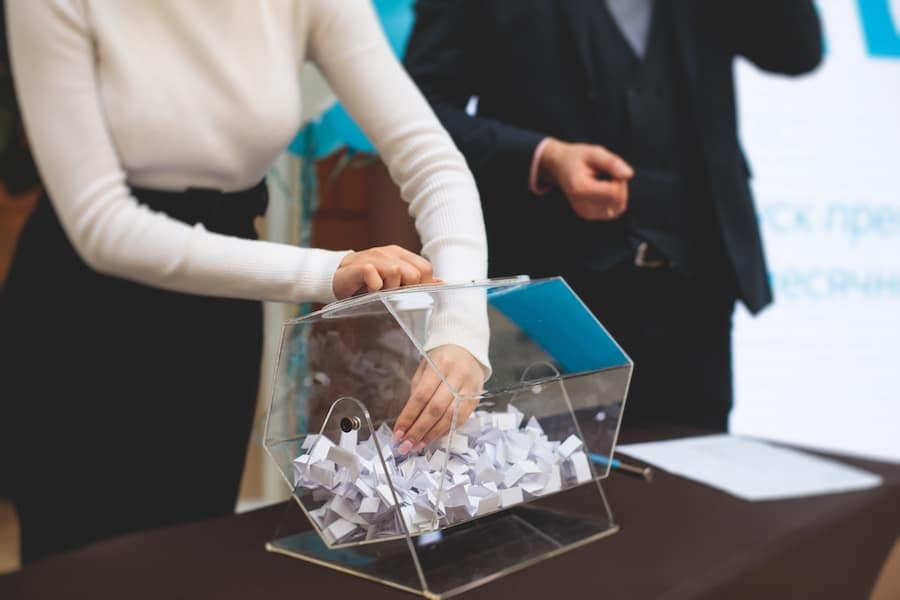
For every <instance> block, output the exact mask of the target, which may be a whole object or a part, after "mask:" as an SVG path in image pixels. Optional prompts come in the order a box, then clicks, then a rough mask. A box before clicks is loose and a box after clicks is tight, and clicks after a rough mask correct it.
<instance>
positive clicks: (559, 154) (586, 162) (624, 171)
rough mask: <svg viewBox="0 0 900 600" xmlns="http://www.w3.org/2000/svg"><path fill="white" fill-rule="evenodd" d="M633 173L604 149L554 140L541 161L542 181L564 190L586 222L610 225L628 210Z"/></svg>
mask: <svg viewBox="0 0 900 600" xmlns="http://www.w3.org/2000/svg"><path fill="white" fill-rule="evenodd" d="M633 175H634V170H633V169H632V168H631V167H630V166H628V163H626V162H625V161H624V160H622V159H621V158H619V157H618V156H616V155H615V154H613V153H612V152H610V151H609V150H607V149H606V148H604V147H603V146H592V145H588V144H567V143H565V142H561V141H559V140H555V139H551V140H550V141H549V142H548V143H547V145H546V147H544V150H543V152H542V153H541V157H540V171H539V179H540V180H541V181H542V182H547V183H555V184H556V185H558V186H559V187H560V189H562V191H563V193H564V194H565V195H566V198H567V199H568V200H569V204H570V205H571V206H572V210H574V211H575V214H577V215H578V216H579V217H581V218H582V219H584V220H586V221H611V220H613V219H617V218H619V217H620V216H621V215H622V213H623V212H625V210H626V209H627V208H628V180H629V179H631V177H632V176H633Z"/></svg>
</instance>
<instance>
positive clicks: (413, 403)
mask: <svg viewBox="0 0 900 600" xmlns="http://www.w3.org/2000/svg"><path fill="white" fill-rule="evenodd" d="M428 355H429V356H430V357H431V360H432V361H434V364H435V365H437V368H438V369H440V371H441V373H443V374H444V377H445V378H446V380H447V383H448V384H450V385H451V386H453V388H454V389H455V390H456V391H457V392H458V393H459V395H460V396H462V398H463V399H462V400H461V401H460V403H459V410H458V411H457V416H456V426H457V427H459V426H460V425H462V424H463V423H465V422H466V419H468V418H469V415H471V414H472V411H474V410H475V407H476V406H477V405H478V400H477V399H476V398H474V397H475V396H477V395H478V394H480V393H481V392H482V389H483V386H484V371H483V370H482V368H481V364H480V363H479V362H478V361H477V360H475V358H474V357H473V356H472V355H471V354H469V352H468V351H466V350H465V349H463V348H461V347H460V346H455V345H453V344H447V345H445V346H438V347H437V348H435V349H434V350H432V351H431V352H429V353H428ZM455 406H456V402H455V399H454V396H453V394H452V393H451V392H450V389H449V388H448V387H447V386H446V385H444V383H443V382H442V381H441V379H440V377H438V374H437V373H436V372H435V370H434V369H432V368H431V365H429V364H428V362H427V361H425V360H424V359H423V360H422V362H421V363H419V368H418V369H417V370H416V373H415V375H413V378H412V384H411V385H410V394H409V400H408V401H407V402H406V406H405V407H404V408H403V411H402V412H401V413H400V416H399V417H397V422H396V424H395V425H394V442H400V441H401V440H402V441H403V443H402V444H400V448H399V451H400V453H401V454H406V453H407V452H409V451H410V450H412V451H413V452H418V451H419V450H421V449H422V448H424V447H425V446H427V445H428V444H430V443H431V442H433V441H434V440H436V439H438V438H440V437H442V436H444V435H446V434H447V433H448V432H449V431H450V423H451V421H452V420H453V411H454V407H455Z"/></svg>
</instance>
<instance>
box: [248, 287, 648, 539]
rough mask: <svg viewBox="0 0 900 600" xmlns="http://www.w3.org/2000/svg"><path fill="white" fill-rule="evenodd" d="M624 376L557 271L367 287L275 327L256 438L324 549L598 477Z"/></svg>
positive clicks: (613, 349) (457, 519) (621, 357)
mask: <svg viewBox="0 0 900 600" xmlns="http://www.w3.org/2000/svg"><path fill="white" fill-rule="evenodd" d="M473 367H474V368H475V369H476V370H475V371H473ZM631 371H632V363H631V360H630V359H629V358H628V357H627V356H626V355H625V353H624V352H623V351H622V349H621V348H620V347H619V346H618V344H617V343H616V342H615V340H613V339H612V337H611V336H610V335H609V334H608V333H607V332H606V330H605V329H604V328H603V326H602V325H601V324H600V323H599V322H598V321H597V319H596V318H595V317H594V316H593V315H592V314H591V313H590V311H588V309H587V308H586V307H585V306H584V304H583V303H582V302H581V300H580V299H579V298H578V297H577V296H576V295H575V294H574V293H573V292H572V290H571V288H570V287H569V286H568V285H567V284H566V282H565V281H564V280H563V279H561V278H551V279H541V280H534V281H531V280H528V279H525V278H517V279H504V280H487V281H483V282H473V283H467V284H447V285H428V286H417V287H410V288H401V289H398V290H391V291H385V292H377V293H373V294H367V295H364V296H359V297H354V298H351V299H348V300H344V301H339V302H335V303H332V304H330V305H328V306H326V307H324V308H323V309H321V310H319V311H317V312H315V313H312V314H309V315H306V316H303V317H300V318H297V319H294V320H291V321H288V322H287V323H286V324H285V325H284V330H283V335H282V340H281V350H280V353H279V359H278V365H277V368H276V374H275V386H274V393H273V397H272V400H271V404H270V407H269V413H268V416H267V421H266V431H265V440H264V445H265V447H266V449H267V451H268V453H269V454H270V455H271V456H272V458H273V459H274V461H275V462H276V464H277V465H278V468H279V470H280V472H281V474H282V475H283V477H284V479H285V481H286V482H287V484H288V486H289V487H290V489H291V490H292V492H293V497H294V498H295V499H296V501H297V503H298V504H299V505H300V507H301V508H302V509H303V511H304V512H305V513H306V515H307V516H308V517H309V519H310V522H311V523H312V524H313V525H314V527H315V529H316V531H317V532H318V533H319V535H320V536H321V537H322V540H323V541H324V542H325V544H326V545H327V546H328V547H331V548H336V547H344V546H356V545H361V544H371V543H376V542H379V541H384V540H389V539H397V538H398V537H404V536H406V537H410V536H417V535H421V534H429V533H434V532H436V531H439V530H442V529H445V528H448V527H453V526H456V525H460V524H462V523H467V522H470V521H473V520H476V519H479V518H481V517H484V516H486V515H489V514H492V513H496V512H497V511H503V510H505V509H508V508H510V507H513V506H516V505H521V504H527V503H529V502H532V501H534V500H536V499H538V498H546V497H548V496H551V495H553V494H557V493H559V492H562V491H565V490H569V489H572V488H574V487H577V486H580V485H583V484H586V483H589V482H592V481H595V480H599V479H601V478H604V477H606V476H607V475H608V473H609V462H610V460H611V457H612V453H613V450H614V447H615V443H616V436H617V434H618V429H619V422H620V418H621V415H622V411H623V408H624V401H625V397H626V394H627V389H628V384H629V380H630V377H631ZM461 373H465V374H467V375H468V377H463V376H461ZM473 373H477V376H474V379H475V380H476V381H475V383H473ZM485 378H486V379H485ZM423 382H425V383H423ZM423 390H424V391H423ZM411 395H412V396H413V398H414V399H413V400H411ZM432 405H437V406H432ZM429 411H431V413H433V415H431V416H429V415H430V413H429ZM409 415H414V416H413V422H415V423H419V419H420V418H421V419H423V420H422V422H424V423H426V425H428V424H431V423H432V422H434V424H433V425H431V429H429V430H428V431H429V433H430V434H431V435H432V436H436V435H438V434H440V437H437V439H435V440H434V441H433V442H431V443H430V444H428V445H427V446H426V447H424V448H422V449H420V450H418V451H415V450H413V451H409V452H405V453H402V452H401V450H404V448H403V447H402V446H401V444H399V443H396V442H394V440H393V437H394V436H393V433H394V432H393V429H394V427H395V425H396V424H397V421H398V418H401V419H402V418H404V417H405V418H407V420H408V419H409Z"/></svg>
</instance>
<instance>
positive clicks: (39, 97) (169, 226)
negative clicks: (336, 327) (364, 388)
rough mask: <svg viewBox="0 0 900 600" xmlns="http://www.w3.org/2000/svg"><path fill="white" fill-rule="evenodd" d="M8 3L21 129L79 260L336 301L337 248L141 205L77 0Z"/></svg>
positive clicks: (144, 278)
mask: <svg viewBox="0 0 900 600" xmlns="http://www.w3.org/2000/svg"><path fill="white" fill-rule="evenodd" d="M6 6H7V17H8V25H9V36H10V40H9V42H10V47H11V48H10V49H11V54H12V66H13V75H14V78H15V83H16V87H17V93H18V95H19V99H20V104H21V108H22V113H23V116H24V121H25V126H26V131H27V133H28V136H29V140H30V142H31V145H32V149H33V152H34V155H35V158H36V161H37V164H38V167H39V169H40V172H41V175H42V178H43V181H44V183H45V185H46V189H47V192H48V194H49V196H50V199H51V200H52V202H53V206H54V208H55V209H56V213H57V215H58V216H59V219H60V221H61V223H62V226H63V228H64V229H65V231H66V233H67V235H68V236H69V239H70V240H71V242H72V245H73V246H74V247H75V249H76V251H77V252H78V253H79V255H80V256H81V257H82V258H83V259H84V261H85V262H86V263H87V264H89V265H90V266H91V267H93V268H94V269H96V270H98V271H101V272H103V273H107V274H110V275H116V276H119V277H124V278H127V279H132V280H135V281H139V282H141V283H145V284H148V285H153V286H157V287H161V288H167V289H171V290H177V291H181V292H188V293H195V294H203V295H212V296H226V297H238V298H249V299H264V300H274V301H284V302H299V301H304V300H310V301H316V302H328V301H330V300H333V299H334V290H333V288H332V279H333V276H334V274H335V271H336V269H337V268H338V265H339V263H340V262H341V261H342V260H343V259H344V257H345V253H341V252H329V251H324V250H312V249H303V248H296V247H293V246H288V245H284V244H273V243H268V242H259V241H251V240H243V239H239V238H234V237H229V236H224V235H219V234H215V233H210V232H208V231H206V230H205V229H204V228H203V227H202V226H200V225H197V226H194V227H190V226H188V225H186V224H184V223H182V222H180V221H177V220H175V219H171V218H169V217H167V216H166V215H165V214H162V213H158V212H153V211H151V210H149V209H148V208H147V207H146V206H142V205H140V204H139V203H138V202H137V200H136V199H135V198H134V197H133V196H132V195H131V193H130V190H129V188H128V186H127V184H126V174H125V172H124V170H123V168H122V166H121V164H120V162H119V159H118V157H117V154H116V150H115V148H114V146H113V143H112V139H111V137H110V133H109V131H108V129H107V126H106V122H105V120H104V115H103V109H102V106H101V102H100V98H99V95H98V87H97V79H96V70H95V61H96V60H97V56H96V54H95V52H94V48H93V45H92V39H91V35H90V31H89V26H88V23H87V20H86V18H85V15H84V14H83V8H82V6H83V5H82V3H81V2H78V1H77V0H55V1H49V0H46V1H45V0H41V1H37V2H36V1H34V0H7V2H6ZM185 118H189V117H187V116H186V117H185ZM64 293H65V290H60V294H64Z"/></svg>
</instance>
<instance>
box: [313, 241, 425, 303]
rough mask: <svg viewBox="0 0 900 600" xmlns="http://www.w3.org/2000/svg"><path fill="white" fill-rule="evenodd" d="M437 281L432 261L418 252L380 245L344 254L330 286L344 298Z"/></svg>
mask: <svg viewBox="0 0 900 600" xmlns="http://www.w3.org/2000/svg"><path fill="white" fill-rule="evenodd" d="M437 281H439V280H437V279H435V278H434V272H433V270H432V268H431V263H430V262H428V261H427V260H425V259H424V258H422V257H421V256H419V255H418V254H414V253H412V252H410V251H409V250H404V249H403V248H401V247H400V246H381V247H378V248H371V249H369V250H362V251H360V252H351V253H350V254H348V255H347V256H345V257H344V260H342V261H341V264H340V265H339V266H338V269H337V271H335V273H334V279H333V280H332V284H331V285H332V289H333V291H334V296H335V297H336V298H337V299H338V300H342V299H344V298H349V297H350V296H353V295H354V294H357V293H360V292H377V291H378V290H391V289H394V288H398V287H400V286H403V285H415V284H417V283H435V282H437Z"/></svg>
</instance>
